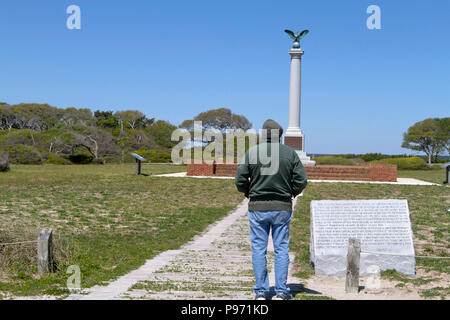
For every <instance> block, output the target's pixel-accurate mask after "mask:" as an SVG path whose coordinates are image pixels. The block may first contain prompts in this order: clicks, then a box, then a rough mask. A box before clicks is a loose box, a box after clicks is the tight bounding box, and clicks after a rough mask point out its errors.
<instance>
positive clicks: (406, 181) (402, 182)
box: [154, 172, 439, 186]
mask: <svg viewBox="0 0 450 320" xmlns="http://www.w3.org/2000/svg"><path fill="white" fill-rule="evenodd" d="M154 177H173V178H186V177H188V176H187V172H177V173H168V174H159V175H155V176H154ZM189 178H197V179H234V177H210V176H189ZM308 182H313V183H314V182H325V183H370V184H395V185H410V186H439V184H437V183H432V182H427V181H423V180H419V179H414V178H397V182H387V181H386V182H385V181H352V180H308Z"/></svg>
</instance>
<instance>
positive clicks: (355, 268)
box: [345, 238, 361, 293]
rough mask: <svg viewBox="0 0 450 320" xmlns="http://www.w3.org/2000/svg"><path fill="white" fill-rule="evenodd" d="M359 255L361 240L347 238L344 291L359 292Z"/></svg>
mask: <svg viewBox="0 0 450 320" xmlns="http://www.w3.org/2000/svg"><path fill="white" fill-rule="evenodd" d="M360 255H361V241H360V240H358V239H354V238H350V239H348V252H347V276H346V278H345V292H347V293H358V292H359V259H360Z"/></svg>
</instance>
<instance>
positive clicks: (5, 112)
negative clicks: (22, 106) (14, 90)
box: [0, 104, 16, 131]
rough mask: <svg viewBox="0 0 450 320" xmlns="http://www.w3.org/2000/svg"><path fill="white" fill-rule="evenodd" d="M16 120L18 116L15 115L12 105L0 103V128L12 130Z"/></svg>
mask: <svg viewBox="0 0 450 320" xmlns="http://www.w3.org/2000/svg"><path fill="white" fill-rule="evenodd" d="M15 121H16V116H15V115H14V112H13V111H12V108H11V106H9V105H7V104H0V130H8V131H11V129H12V127H13V126H14V123H15Z"/></svg>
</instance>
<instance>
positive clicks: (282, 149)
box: [235, 140, 307, 211]
mask: <svg viewBox="0 0 450 320" xmlns="http://www.w3.org/2000/svg"><path fill="white" fill-rule="evenodd" d="M277 146H278V155H279V157H278V159H279V162H278V166H277V161H276V159H277V158H276V157H271V154H272V150H274V155H276V148H277ZM269 157H270V159H271V160H270V162H268V159H269ZM271 165H272V169H273V170H270V169H269V168H270V167H271ZM277 167H278V168H277ZM262 171H266V172H265V174H264V172H262ZM235 184H236V187H237V189H238V190H239V191H240V192H243V193H244V194H245V196H246V197H247V198H250V202H249V205H248V210H250V211H276V210H279V211H291V210H292V197H296V196H297V195H299V194H300V193H301V192H302V191H303V189H304V188H305V187H306V184H307V176H306V170H305V168H304V167H303V165H302V163H301V161H300V159H299V157H298V155H297V153H296V152H295V151H294V149H292V148H290V147H288V146H285V145H283V144H280V143H272V142H270V140H269V141H267V142H263V143H260V144H258V145H256V146H253V147H252V148H250V149H249V150H248V151H247V152H246V154H245V157H244V159H243V161H242V163H241V164H240V165H239V167H238V169H237V171H236V177H235Z"/></svg>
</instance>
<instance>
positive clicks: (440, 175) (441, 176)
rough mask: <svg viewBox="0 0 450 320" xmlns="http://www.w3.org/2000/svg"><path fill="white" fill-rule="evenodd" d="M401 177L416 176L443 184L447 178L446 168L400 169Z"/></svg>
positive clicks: (399, 174) (416, 177) (399, 175)
mask: <svg viewBox="0 0 450 320" xmlns="http://www.w3.org/2000/svg"><path fill="white" fill-rule="evenodd" d="M398 177H399V178H415V179H419V180H424V181H428V182H433V183H438V184H442V183H443V181H444V180H445V169H440V170H436V169H433V170H399V171H398Z"/></svg>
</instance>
